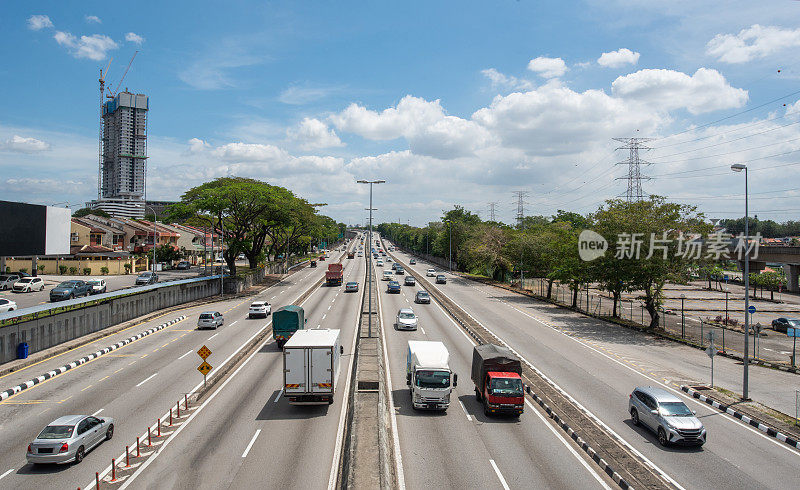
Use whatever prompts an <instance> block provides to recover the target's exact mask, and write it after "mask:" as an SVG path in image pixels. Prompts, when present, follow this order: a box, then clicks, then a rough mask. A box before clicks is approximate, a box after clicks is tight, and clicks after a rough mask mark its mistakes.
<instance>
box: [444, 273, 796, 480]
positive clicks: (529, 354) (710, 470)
mask: <svg viewBox="0 0 800 490" xmlns="http://www.w3.org/2000/svg"><path fill="white" fill-rule="evenodd" d="M459 282H460V281H459V280H456V281H453V282H452V284H453V286H451V287H450V290H449V291H447V294H448V295H449V296H450V297H451V298H452V299H453V300H455V301H457V302H459V304H460V305H461V306H462V307H464V308H465V309H466V310H467V311H468V312H469V313H470V314H472V315H473V317H475V318H476V319H477V320H478V321H480V322H482V323H483V324H484V325H486V326H487V327H489V328H490V329H491V330H493V331H494V332H495V333H496V334H498V335H499V336H500V337H501V338H504V340H505V341H506V342H508V343H509V345H511V346H512V347H514V348H515V349H518V351H519V352H520V353H521V354H522V355H523V356H524V357H525V358H526V359H528V360H529V361H531V360H532V361H535V362H534V364H535V365H536V366H537V367H538V368H539V369H540V370H542V371H543V372H544V373H545V374H546V375H547V376H549V377H550V378H551V379H553V380H554V381H555V382H556V383H558V384H559V385H560V386H561V387H562V388H563V389H565V390H566V391H567V392H568V393H570V394H571V395H572V396H573V397H574V398H575V399H576V400H578V402H579V403H581V404H583V405H584V406H585V407H587V408H588V409H589V410H591V411H592V412H594V413H595V415H597V416H598V417H599V418H600V419H601V420H603V422H605V423H606V424H607V425H608V426H610V427H611V428H612V429H613V430H614V431H615V432H617V433H618V434H620V435H621V436H622V437H623V438H624V439H625V440H626V441H628V443H630V444H631V445H632V446H633V447H635V448H636V449H637V450H639V451H640V452H641V453H642V454H644V455H645V456H646V457H647V458H649V459H650V460H651V461H653V462H654V463H655V464H656V465H658V466H659V467H661V469H662V470H664V471H665V472H667V473H668V474H669V475H670V476H672V477H673V478H675V479H676V480H677V481H678V482H679V483H681V484H682V485H685V486H689V487H702V488H711V487H712V486H718V485H719V484H722V485H725V484H727V485H731V486H734V485H736V486H739V485H742V484H745V485H747V486H752V487H754V488H757V487H762V486H768V487H775V486H776V485H777V486H780V485H781V481H787V480H786V478H789V479H790V480H791V479H792V478H793V477H792V476H791V475H792V474H795V475H796V467H795V464H796V462H795V461H794V460H795V459H796V455H795V454H794V453H792V452H789V451H790V450H788V449H787V448H785V447H782V446H780V445H779V444H780V443H776V441H775V440H771V439H767V438H765V437H764V436H762V435H761V434H758V433H754V432H753V431H751V430H750V429H749V428H747V427H745V426H743V425H741V424H739V423H738V422H736V421H734V420H732V419H728V418H726V417H725V416H724V415H722V414H720V413H719V412H717V411H715V410H713V409H711V408H710V407H707V406H705V405H703V404H699V403H695V402H694V401H692V400H690V399H686V398H684V399H685V400H686V401H687V404H689V405H690V406H691V407H692V408H693V409H694V410H697V412H698V414H699V416H700V417H701V420H702V421H703V422H704V424H705V425H706V428H707V430H708V433H709V436H708V442H707V443H706V445H705V446H703V448H702V449H682V448H661V447H660V446H659V445H658V443H657V441H656V438H655V436H654V435H652V434H651V433H649V432H648V431H645V430H644V429H640V428H635V427H633V426H632V424H631V422H630V416H629V415H628V408H627V400H628V395H629V394H630V392H631V390H632V389H633V388H634V387H635V386H640V385H656V384H657V383H658V382H659V379H658V378H657V377H655V376H649V375H647V374H645V373H642V372H638V371H635V370H633V369H628V368H626V367H625V366H623V365H622V363H621V362H618V361H619V360H618V359H614V356H610V355H603V354H602V353H601V352H600V351H599V350H598V349H592V348H591V346H589V345H587V344H584V343H580V342H577V339H575V338H574V337H570V336H567V335H564V334H562V333H560V332H558V331H557V330H554V329H552V328H550V327H547V326H543V325H541V324H540V323H538V322H536V321H532V320H531V319H530V318H529V317H526V316H525V315H522V314H521V313H520V312H519V311H518V310H516V309H514V308H509V307H508V305H506V304H504V303H498V302H497V301H492V300H491V299H490V298H489V297H487V296H486V295H485V294H477V295H476V294H469V293H470V291H472V292H473V293H474V291H475V289H474V288H472V287H471V286H470V285H467V284H464V285H461V286H459V284H458V283H459ZM459 289H461V291H462V292H463V293H465V294H461V295H459V293H458V292H457V290H459ZM554 315H555V316H556V318H553V319H552V321H553V322H558V321H563V319H559V318H557V317H558V316H559V315H561V313H560V312H554ZM591 328H594V329H602V328H604V326H600V325H593V326H592V327H591ZM661 374H668V373H661ZM661 382H663V380H661ZM756 453H757V456H756ZM765 467H769V468H770V469H771V471H770V472H766V473H768V474H765V472H763V468H765ZM773 469H774V471H772V470H773Z"/></svg>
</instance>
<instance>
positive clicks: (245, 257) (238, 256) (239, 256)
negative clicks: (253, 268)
mask: <svg viewBox="0 0 800 490" xmlns="http://www.w3.org/2000/svg"><path fill="white" fill-rule="evenodd" d="M236 260H247V256H246V255H245V254H239V255H237V256H236Z"/></svg>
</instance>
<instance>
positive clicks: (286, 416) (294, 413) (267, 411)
mask: <svg viewBox="0 0 800 490" xmlns="http://www.w3.org/2000/svg"><path fill="white" fill-rule="evenodd" d="M278 392H280V390H275V391H273V392H272V395H271V396H270V397H269V399H268V400H267V401H266V403H264V406H263V407H262V408H261V411H260V412H259V413H258V415H257V416H256V420H301V419H312V418H315V417H324V416H326V415H327V414H328V409H329V408H330V406H331V405H328V404H325V405H290V404H289V401H288V400H287V399H286V397H285V394H281V397H280V399H279V400H278V401H277V402H276V401H275V398H276V397H277V396H278Z"/></svg>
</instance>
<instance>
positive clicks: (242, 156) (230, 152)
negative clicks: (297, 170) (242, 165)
mask: <svg viewBox="0 0 800 490" xmlns="http://www.w3.org/2000/svg"><path fill="white" fill-rule="evenodd" d="M212 153H213V154H214V156H216V157H217V158H219V159H221V160H223V161H226V162H266V161H276V160H281V159H285V158H288V157H289V154H288V153H287V152H286V151H285V150H282V149H280V148H278V147H277V146H273V145H262V144H255V143H228V144H226V145H223V146H220V147H218V148H215V149H213V150H212Z"/></svg>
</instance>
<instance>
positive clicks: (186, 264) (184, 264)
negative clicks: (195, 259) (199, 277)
mask: <svg viewBox="0 0 800 490" xmlns="http://www.w3.org/2000/svg"><path fill="white" fill-rule="evenodd" d="M191 267H192V264H190V263H189V262H188V261H186V260H181V261H180V262H178V264H177V265H176V266H175V269H177V270H179V271H188V270H189V268H191Z"/></svg>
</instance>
